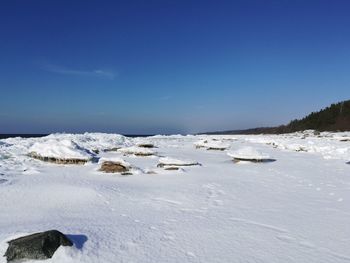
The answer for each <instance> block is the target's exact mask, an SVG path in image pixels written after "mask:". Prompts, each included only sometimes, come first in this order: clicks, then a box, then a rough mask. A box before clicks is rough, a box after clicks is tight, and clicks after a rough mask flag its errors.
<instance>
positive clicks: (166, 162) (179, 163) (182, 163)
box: [159, 157, 198, 166]
mask: <svg viewBox="0 0 350 263" xmlns="http://www.w3.org/2000/svg"><path fill="white" fill-rule="evenodd" d="M159 163H160V164H164V165H175V166H191V165H198V162H196V161H193V160H184V159H181V160H180V159H175V158H171V157H162V158H160V159H159Z"/></svg>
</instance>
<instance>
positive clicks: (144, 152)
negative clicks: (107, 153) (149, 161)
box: [119, 146, 155, 156]
mask: <svg viewBox="0 0 350 263" xmlns="http://www.w3.org/2000/svg"><path fill="white" fill-rule="evenodd" d="M119 152H121V153H124V154H133V155H135V156H151V155H154V154H155V152H154V151H152V150H150V149H147V148H142V147H137V146H131V147H125V148H121V149H119Z"/></svg>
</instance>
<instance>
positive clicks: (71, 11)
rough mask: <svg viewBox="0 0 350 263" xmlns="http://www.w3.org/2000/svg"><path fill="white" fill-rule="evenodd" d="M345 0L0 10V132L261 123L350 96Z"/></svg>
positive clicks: (165, 129)
mask: <svg viewBox="0 0 350 263" xmlns="http://www.w3.org/2000/svg"><path fill="white" fill-rule="evenodd" d="M349 14H350V1H337V0H328V1H322V0H317V1H312V0H293V1H292V0H291V1H287V0H276V1H267V0H257V1H254V0H242V1H234V0H231V1H199V0H197V1H190V0H183V1H182V0H168V1H167V0H159V1H146V0H144V1H132V0H131V1H127V0H123V1H63V0H59V1H54V0H53V1H46V0H45V1H36V0H32V1H23V0H22V1H16V0H3V1H1V3H0V72H1V73H0V98H1V99H0V133H48V132H62V131H66V132H84V131H104V132H118V133H134V134H135V133H136V134H142V133H177V132H182V133H188V132H198V131H210V130H225V129H242V128H249V127H256V126H270V125H277V124H283V123H287V122H289V120H291V119H295V118H300V117H303V116H304V115H305V114H308V113H309V112H311V111H315V110H318V109H320V108H322V107H325V106H327V105H329V104H330V103H333V102H337V101H340V100H345V99H349V98H350V96H349V95H350V15H349Z"/></svg>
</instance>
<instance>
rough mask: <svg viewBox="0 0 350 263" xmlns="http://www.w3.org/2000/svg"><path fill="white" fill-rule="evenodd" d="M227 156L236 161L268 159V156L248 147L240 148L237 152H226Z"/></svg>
mask: <svg viewBox="0 0 350 263" xmlns="http://www.w3.org/2000/svg"><path fill="white" fill-rule="evenodd" d="M227 155H228V156H230V157H232V158H234V159H237V160H248V161H250V160H253V161H254V160H255V161H263V160H268V159H270V156H269V155H268V154H265V153H262V152H260V151H258V150H256V149H254V148H253V147H250V146H248V147H244V148H241V149H239V150H237V151H229V152H227Z"/></svg>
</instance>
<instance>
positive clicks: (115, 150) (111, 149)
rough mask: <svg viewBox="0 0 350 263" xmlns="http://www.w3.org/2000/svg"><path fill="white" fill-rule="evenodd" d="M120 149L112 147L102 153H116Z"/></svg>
mask: <svg viewBox="0 0 350 263" xmlns="http://www.w3.org/2000/svg"><path fill="white" fill-rule="evenodd" d="M119 149H120V147H113V148H108V149H104V150H103V151H104V152H117V151H118V150H119Z"/></svg>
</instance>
